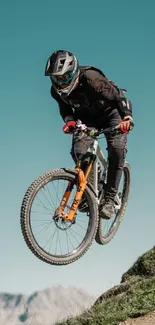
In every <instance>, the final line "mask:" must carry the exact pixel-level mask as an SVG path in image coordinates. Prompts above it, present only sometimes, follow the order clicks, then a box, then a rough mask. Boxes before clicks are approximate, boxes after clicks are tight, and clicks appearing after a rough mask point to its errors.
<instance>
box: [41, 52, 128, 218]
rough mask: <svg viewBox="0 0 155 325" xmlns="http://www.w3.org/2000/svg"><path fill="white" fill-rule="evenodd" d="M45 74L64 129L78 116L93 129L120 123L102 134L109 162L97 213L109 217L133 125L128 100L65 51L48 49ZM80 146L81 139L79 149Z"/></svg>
mask: <svg viewBox="0 0 155 325" xmlns="http://www.w3.org/2000/svg"><path fill="white" fill-rule="evenodd" d="M45 75H46V76H49V77H50V79H51V82H52V86H51V96H52V97H53V98H54V99H55V100H56V101H57V103H58V105H59V111H60V114H61V117H62V119H63V120H64V122H65V125H64V127H63V131H64V132H65V133H71V132H72V131H71V129H72V128H75V126H76V121H77V120H78V119H79V120H81V121H82V124H83V125H86V126H91V127H96V128H97V129H101V128H108V127H113V126H116V125H118V124H119V125H120V130H121V131H122V132H120V133H119V134H115V135H112V134H111V135H110V134H109V135H106V140H107V150H108V162H109V164H108V177H107V185H106V190H105V196H104V200H103V202H102V209H101V211H100V216H101V217H102V218H105V219H110V218H111V217H112V216H113V214H114V206H115V204H114V198H115V195H116V193H117V191H118V186H119V183H120V178H121V174H122V170H123V166H124V161H125V156H126V152H127V133H128V132H129V131H130V130H131V129H132V128H133V126H134V121H133V117H132V104H131V101H130V100H129V99H127V98H126V97H125V90H123V89H119V88H118V87H117V86H116V85H115V83H113V82H112V81H110V80H108V79H107V77H106V76H105V75H104V73H103V72H102V71H101V70H99V69H97V68H95V67H92V66H79V62H78V60H77V58H76V56H75V55H73V54H72V53H71V52H69V51H64V50H58V51H55V52H54V53H52V55H51V56H50V57H49V59H48V60H47V63H46V68H45ZM82 147H83V144H82V142H81V150H82Z"/></svg>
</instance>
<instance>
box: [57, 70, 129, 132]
mask: <svg viewBox="0 0 155 325" xmlns="http://www.w3.org/2000/svg"><path fill="white" fill-rule="evenodd" d="M51 96H52V97H53V98H54V99H55V100H56V101H57V102H58V104H59V110H60V114H61V116H62V118H63V120H65V118H66V116H68V115H73V116H74V119H75V120H76V119H80V120H81V121H82V122H83V123H85V124H87V125H88V126H89V125H92V126H98V127H99V126H100V124H101V120H102V125H103V123H104V121H105V120H106V118H107V117H108V116H109V113H110V112H111V111H112V110H114V109H115V110H116V109H117V110H118V111H119V114H120V116H121V118H122V119H123V118H124V117H125V116H127V115H130V116H132V105H131V102H130V101H129V100H127V99H126V98H125V97H124V95H123V96H122V95H120V93H119V92H118V90H117V89H116V87H115V86H114V85H112V84H111V82H110V81H109V80H108V79H107V78H106V77H105V75H104V74H103V73H102V72H101V71H100V70H98V69H96V68H93V67H80V77H79V83H78V86H77V87H76V88H75V89H74V90H73V91H72V92H71V94H70V95H69V96H65V97H63V98H61V97H60V96H59V95H58V94H57V93H56V91H55V89H54V87H53V86H52V87H51Z"/></svg>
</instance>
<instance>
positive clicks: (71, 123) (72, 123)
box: [62, 121, 76, 134]
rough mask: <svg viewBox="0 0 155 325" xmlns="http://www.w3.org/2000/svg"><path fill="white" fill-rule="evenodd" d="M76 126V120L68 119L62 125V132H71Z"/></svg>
mask: <svg viewBox="0 0 155 325" xmlns="http://www.w3.org/2000/svg"><path fill="white" fill-rule="evenodd" d="M75 128H76V122H75V121H68V122H67V123H66V124H65V125H64V126H63V128H62V129H63V131H64V133H71V134H72V133H73V131H74V129H75Z"/></svg>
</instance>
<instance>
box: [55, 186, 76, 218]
mask: <svg viewBox="0 0 155 325" xmlns="http://www.w3.org/2000/svg"><path fill="white" fill-rule="evenodd" d="M72 189H73V183H72V182H71V181H69V182H68V185H67V188H66V191H65V193H64V195H63V198H62V200H61V202H60V206H59V208H58V210H57V214H62V213H63V211H64V209H65V207H66V204H67V202H68V200H69V197H70V194H71V191H72Z"/></svg>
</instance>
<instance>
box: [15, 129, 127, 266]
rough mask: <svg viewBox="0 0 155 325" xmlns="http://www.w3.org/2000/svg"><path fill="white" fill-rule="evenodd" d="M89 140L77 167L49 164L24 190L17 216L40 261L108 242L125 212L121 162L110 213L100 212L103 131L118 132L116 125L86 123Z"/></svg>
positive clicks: (72, 256) (57, 261) (64, 260)
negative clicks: (104, 216) (98, 126)
mask: <svg viewBox="0 0 155 325" xmlns="http://www.w3.org/2000/svg"><path fill="white" fill-rule="evenodd" d="M83 132H87V134H88V135H89V136H90V137H92V139H93V142H92V144H91V145H90V147H89V148H88V150H87V154H86V155H85V157H84V158H83V159H79V160H77V161H76V164H75V168H74V169H71V168H60V169H53V170H50V171H48V172H46V173H44V174H42V175H41V176H40V177H38V178H37V179H36V180H34V181H33V182H32V184H31V185H30V186H29V188H28V189H27V191H26V193H25V196H24V198H23V201H22V205H21V213H20V221H21V230H22V234H23V237H24V240H25V242H26V244H27V246H28V247H29V249H30V250H31V251H32V252H33V253H34V254H35V255H36V256H37V257H38V258H39V259H41V260H42V261H44V262H46V263H49V264H52V265H65V264H69V263H72V262H74V261H76V260H77V259H79V258H80V257H81V256H82V255H84V253H86V251H87V250H88V249H89V247H90V246H91V244H92V242H93V240H94V239H95V241H96V242H97V243H98V244H100V245H104V244H107V243H109V242H110V241H111V239H112V238H113V237H114V235H115V234H116V231H117V230H118V227H119V225H120V223H121V221H122V218H123V216H124V213H125V209H126V205H127V202H128V198H129V191H130V183H131V168H130V165H129V164H128V163H127V162H125V163H124V168H123V172H122V177H121V181H120V186H119V191H118V193H117V195H116V197H115V213H114V216H113V217H112V218H111V219H109V220H105V219H102V218H101V217H100V214H99V211H100V207H101V204H102V201H103V198H104V191H105V186H106V181H107V170H108V160H106V159H105V156H104V154H103V152H102V150H101V148H100V146H99V143H98V139H99V136H100V135H101V134H106V133H115V132H121V131H120V129H119V126H116V127H113V128H108V129H105V130H100V131H99V130H96V129H92V128H91V129H89V128H87V129H86V130H85V131H83Z"/></svg>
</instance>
